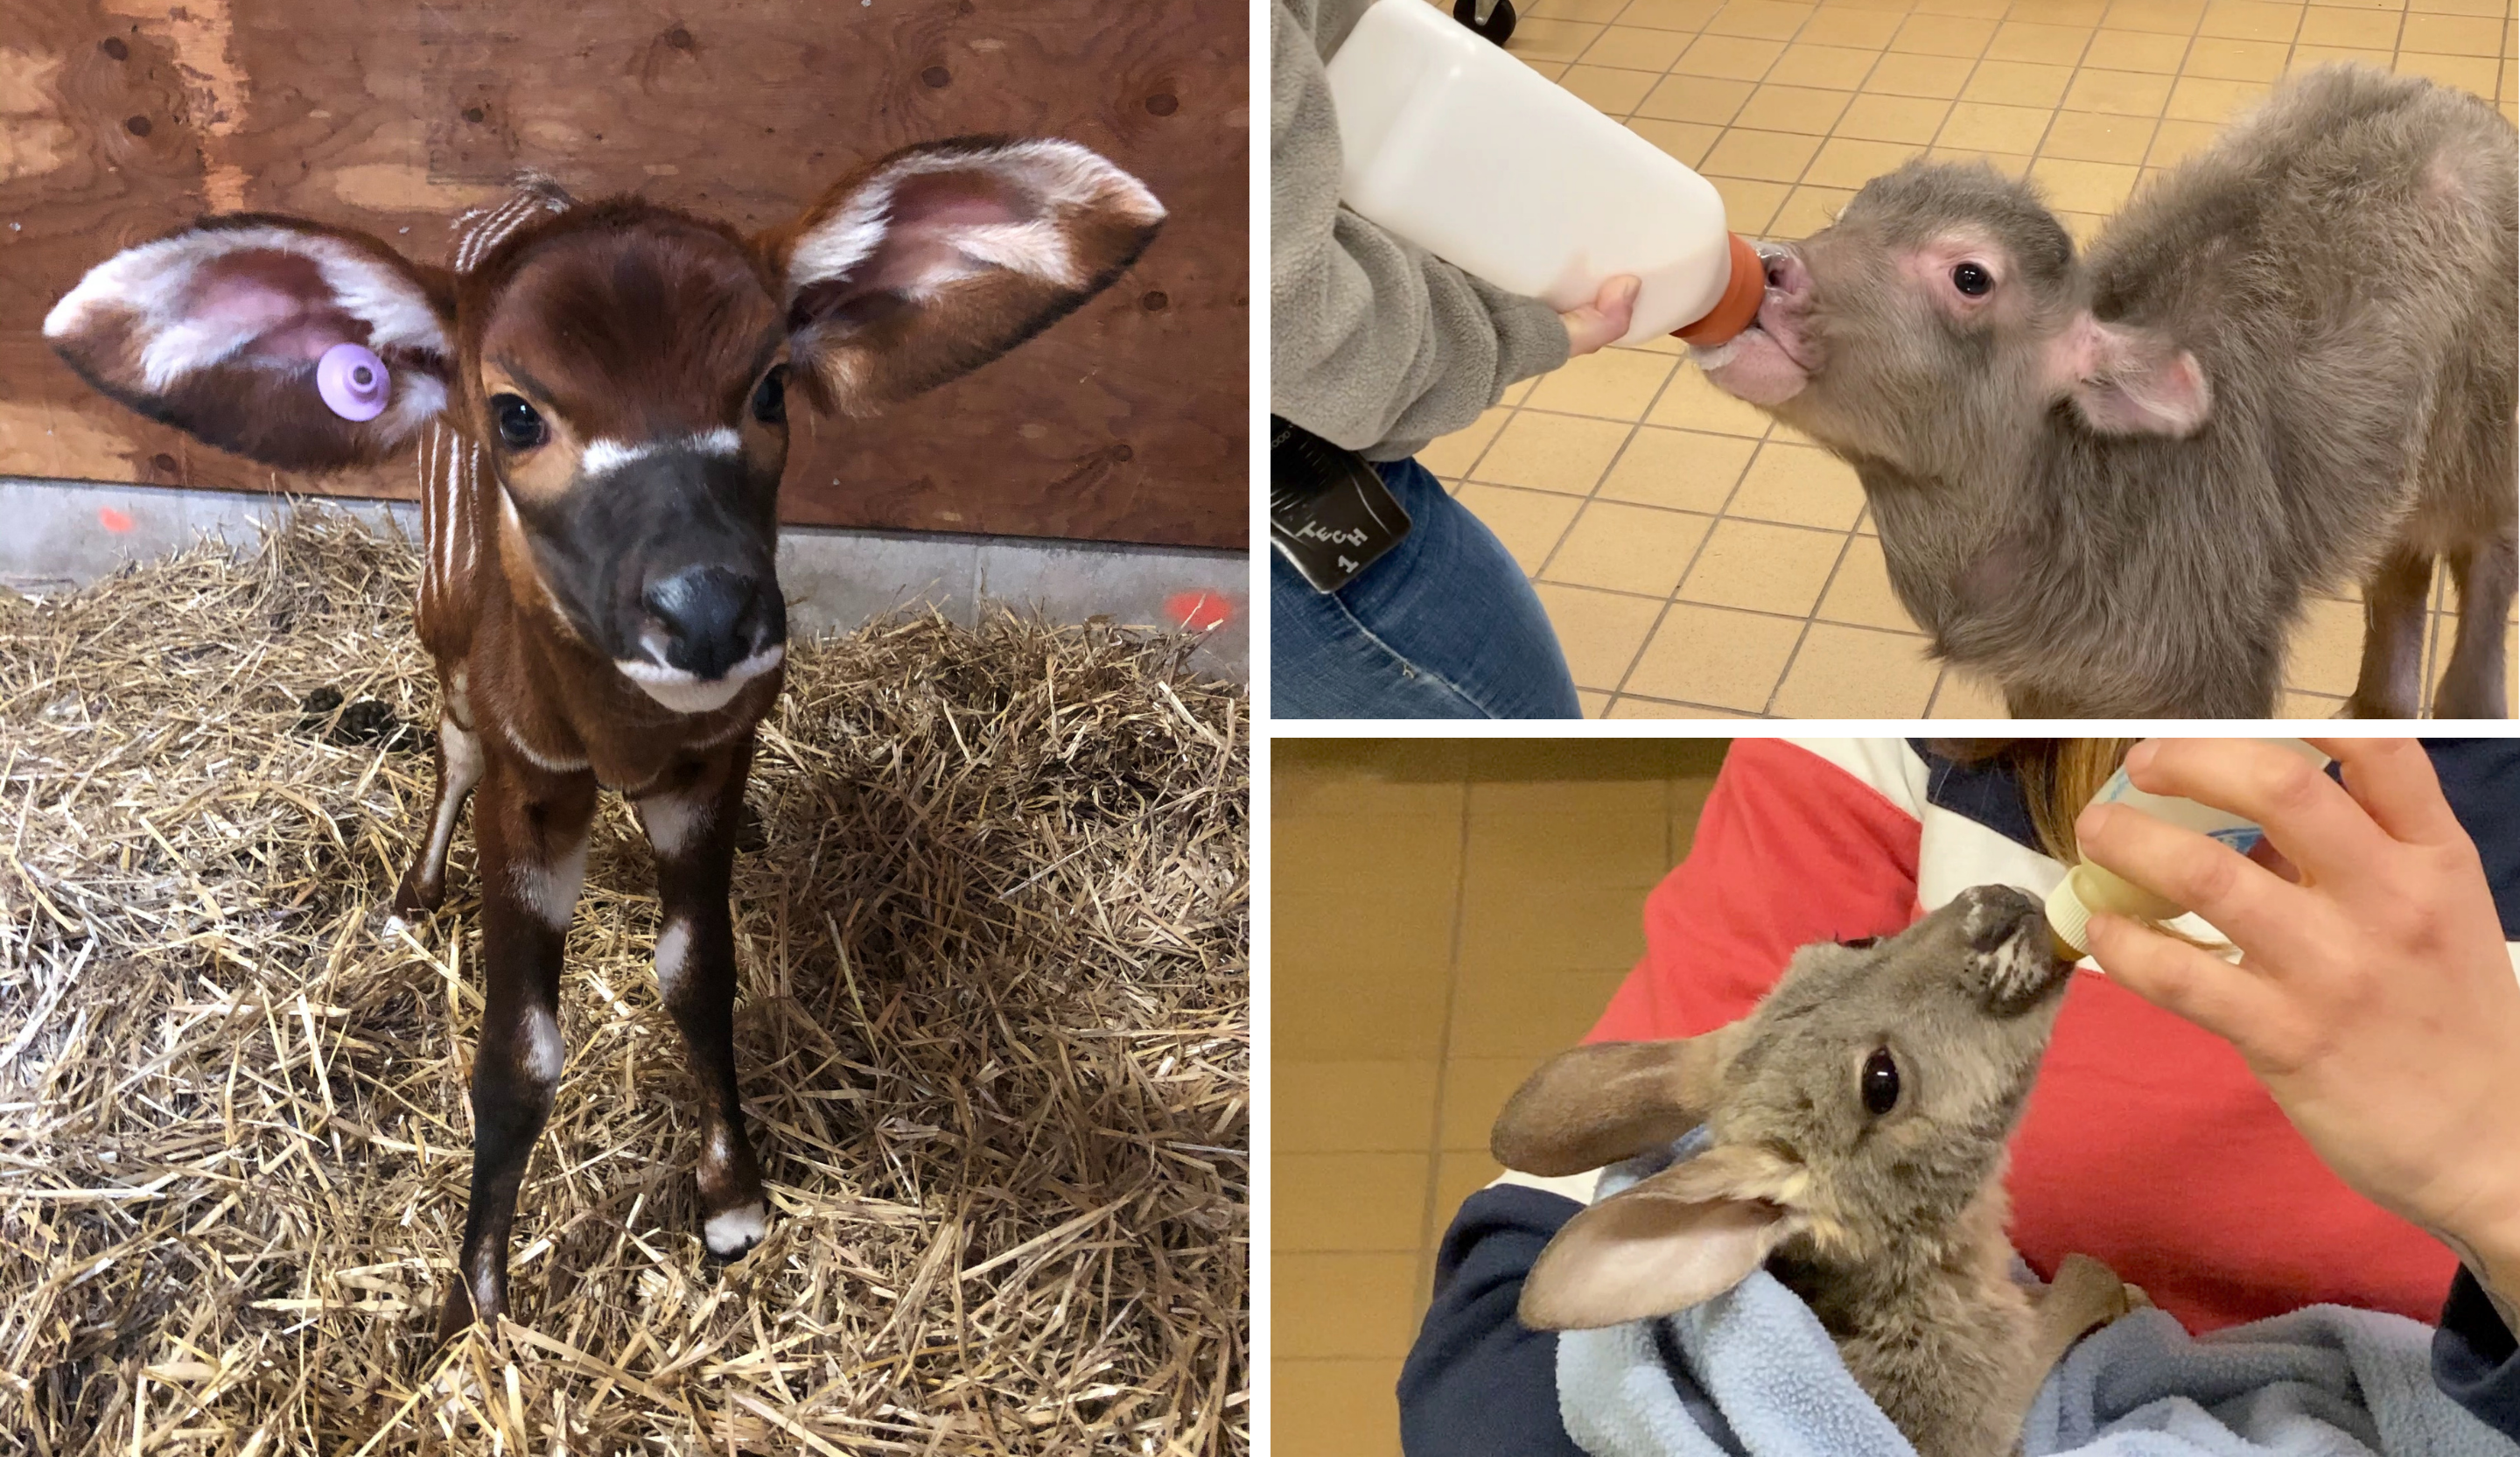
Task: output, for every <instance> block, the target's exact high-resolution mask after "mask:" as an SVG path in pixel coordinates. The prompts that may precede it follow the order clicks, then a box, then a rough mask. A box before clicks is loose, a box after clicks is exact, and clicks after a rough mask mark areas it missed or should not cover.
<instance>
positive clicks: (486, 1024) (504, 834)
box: [438, 755, 596, 1340]
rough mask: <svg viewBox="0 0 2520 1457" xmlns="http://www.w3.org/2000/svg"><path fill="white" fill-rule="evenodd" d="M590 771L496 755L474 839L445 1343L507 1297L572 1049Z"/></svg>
mask: <svg viewBox="0 0 2520 1457" xmlns="http://www.w3.org/2000/svg"><path fill="white" fill-rule="evenodd" d="M595 794H596V785H595V776H593V775H592V774H586V773H578V774H547V773H544V772H542V771H541V770H539V769H535V768H533V767H532V766H530V765H526V764H522V763H519V762H517V761H515V760H512V759H509V758H506V757H504V756H499V755H493V756H491V757H490V758H489V760H488V762H487V763H486V765H485V772H484V773H483V775H482V779H481V800H480V804H479V805H478V809H477V812H476V813H475V814H474V815H473V817H472V818H473V824H472V838H473V842H474V843H475V844H476V845H477V846H478V847H479V850H480V857H481V994H482V1003H483V1005H482V1009H481V1038H480V1044H479V1046H477V1047H475V1048H474V1049H473V1053H472V1195H471V1198H470V1200H469V1201H468V1203H467V1204H466V1207H465V1213H464V1245H463V1249H462V1251H461V1252H460V1253H459V1254H458V1256H457V1261H456V1263H457V1267H458V1269H459V1270H460V1271H461V1273H462V1279H461V1280H459V1281H458V1282H457V1284H456V1287H455V1289H454V1291H453V1292H452V1293H450V1294H449V1295H448V1297H447V1299H446V1304H445V1306H444V1308H443V1310H442V1311H441V1313H440V1318H439V1322H438V1336H439V1339H440V1340H445V1339H448V1338H451V1337H453V1336H454V1335H455V1334H456V1333H457V1332H459V1331H461V1330H463V1329H464V1327H465V1326H467V1325H469V1324H470V1323H472V1320H473V1319H474V1318H475V1317H478V1318H479V1319H482V1320H489V1319H491V1318H492V1317H494V1316H497V1315H499V1314H501V1313H503V1312H504V1311H505V1310H506V1308H507V1303H508V1231H509V1229H510V1227H511V1226H512V1225H513V1224H514V1223H515V1222H516V1217H517V1185H518V1184H519V1183H520V1182H522V1180H523V1178H524V1172H525V1159H526V1157H527V1156H528V1155H529V1154H531V1153H532V1152H533V1146H534V1139H535V1138H536V1137H537V1136H539V1135H540V1134H541V1132H542V1128H543V1122H544V1120H545V1119H546V1118H548V1117H550V1116H551V1108H552V1094H553V1091H554V1090H555V1089H556V1088H558V1087H559V1085H560V1071H561V1064H562V1060H563V1058H564V1056H565V1048H564V1046H563V1044H562V1041H561V1033H560V969H561V946H562V941H563V940H564V939H565V937H566V934H567V932H568V918H569V914H570V912H571V911H572V910H573V909H574V908H575V907H576V905H577V892H578V888H579V886H580V885H581V884H582V883H583V881H584V880H585V876H586V830H587V824H588V822H589V821H590V820H591V819H592V818H593V817H594V814H595Z"/></svg>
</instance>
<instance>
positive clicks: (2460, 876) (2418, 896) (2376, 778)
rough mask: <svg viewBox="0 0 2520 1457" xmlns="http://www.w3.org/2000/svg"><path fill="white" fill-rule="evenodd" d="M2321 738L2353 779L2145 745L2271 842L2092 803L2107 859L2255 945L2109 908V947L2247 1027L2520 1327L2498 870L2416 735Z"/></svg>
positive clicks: (2258, 758) (2265, 1069)
mask: <svg viewBox="0 0 2520 1457" xmlns="http://www.w3.org/2000/svg"><path fill="white" fill-rule="evenodd" d="M2314 742H2315V743H2316V744H2317V747H2318V748H2319V749H2320V750H2322V751H2325V752H2327V753H2329V754H2331V755H2333V756H2334V757H2335V758H2336V759H2337V761H2338V762H2339V763H2340V764H2341V765H2342V766H2343V771H2344V783H2343V785H2342V786H2341V787H2340V786H2339V785H2338V784H2337V783H2336V782H2334V781H2332V780H2330V779H2328V778H2327V776H2325V775H2324V774H2321V773H2320V772H2318V770H2317V769H2315V768H2314V767H2312V766H2311V765H2310V764H2309V763H2307V762H2306V761H2304V760H2303V759H2301V758H2300V757H2298V756H2296V755H2294V754H2292V753H2290V752H2287V751H2284V750H2282V749H2279V748H2276V747H2275V746H2273V745H2269V744H2265V743H2261V742H2257V741H2253V740H2246V739H2195V740H2162V741H2148V742H2146V743H2143V744H2138V745H2137V746H2136V747H2135V749H2134V750H2132V751H2129V753H2128V754H2127V760H2126V768H2127V773H2128V776H2129V778H2131V779H2132V780H2133V781H2134V783H2135V785H2136V787H2137V788H2138V789H2141V790H2144V791H2146V792H2148V793H2152V794H2160V795H2172V796H2178V797H2183V798H2188V799H2193V800H2196V801H2198V802H2200V803H2204V804H2210V805H2213V806H2216V807H2218V808H2222V809H2226V810H2228V811H2230V812H2232V813H2234V814H2239V815H2244V816H2246V817H2248V818H2249V819H2251V820H2253V821H2255V822H2256V823H2258V824H2260V825H2262V826H2264V827H2265V829H2266V835H2267V844H2266V845H2265V846H2262V847H2261V849H2260V851H2259V852H2258V853H2257V854H2256V855H2254V856H2250V857H2243V856H2241V855H2238V854H2235V853H2233V852H2232V851H2231V850H2229V849H2228V848H2226V847H2225V846H2223V845H2219V844H2216V843H2215V842H2213V841H2211V840H2209V839H2207V838H2206V837H2204V836H2202V835H2199V834H2197V833H2195V832H2194V831H2190V830H2184V829H2181V828H2179V827H2177V826H2174V825H2169V824H2165V823H2163V822H2161V821H2160V820H2157V819H2153V818H2150V817H2148V816H2146V815H2144V814H2142V813H2140V812H2138V811H2135V810H2132V809H2128V808H2125V807H2123V806H2120V805H2115V804H2096V805H2093V807H2092V808H2090V809H2088V810H2086V811H2085V812H2084V814H2083V816H2082V818H2081V819H2080V820H2079V821H2078V822H2077V824H2076V826H2075V830H2076V835H2077V838H2078V839H2079V840H2080V842H2081V844H2082V848H2083V852H2084V854H2085V855H2086V856H2087V857H2088V858H2089V859H2090V860H2092V861H2093V862H2094V863H2096V864H2099V865H2102V866H2104V867H2106V868H2107V869H2109V870H2111V871H2114V872H2116V873H2117V874H2118V875H2120V876H2123V877H2124V878H2126V879H2127V880H2129V881H2132V882H2135V883H2136V884H2138V885H2139V886H2142V887H2145V888H2149V889H2152V890H2154V891H2157V892H2159V893H2160V894H2162V895H2164V896H2166V897H2168V898H2169V899H2171V900H2173V901H2175V902H2177V903H2179V904H2180V905H2183V906H2186V907H2188V908H2190V909H2192V910H2194V911H2195V912H2196V913H2197V914H2199V915H2201V916H2203V917H2204V918H2205V919H2206V920H2208V921H2210V922H2212V923H2213V924H2214V926H2215V927H2216V928H2217V929H2218V930H2220V931H2221V932H2222V933H2223V934H2224V935H2226V936H2228V938H2229V939H2230V941H2231V942H2232V944H2233V945H2235V946H2237V947H2239V949H2240V951H2241V958H2240V961H2239V964H2238V965H2236V966H2234V965H2232V964H2231V963H2229V962H2228V961H2226V960H2224V959H2222V958H2221V957H2218V956H2215V955H2214V954H2212V953H2211V952H2208V951H2205V950H2202V949H2199V948H2198V947H2195V946H2192V945H2187V944H2184V943H2183V942H2181V941H2178V940H2176V939H2173V938H2172V937H2169V936H2165V935H2163V934H2161V933H2158V932H2156V931H2153V930H2150V929H2147V928H2145V927H2143V926H2141V925H2139V924H2138V923H2136V922H2134V921H2130V920H2127V919H2125V918H2123V917H2119V916H2112V915H2106V914H2103V915H2097V916H2094V917H2093V920H2092V923H2091V928H2090V943H2091V947H2092V951H2093V956H2094V957H2095V958H2096V959H2097V960H2098V962H2099V964H2100V966H2101V968H2102V969H2103V970H2104V971H2106V972H2107V973H2108V975H2109V976H2110V978H2111V979H2114V980H2116V981H2118V982H2119V983H2120V984H2122V985H2124V986H2126V987H2127V988H2128V989H2130V990H2132V991H2134V992H2135V993H2136V994H2138V996H2141V997H2143V998H2144V999H2146V1000H2147V1001H2150V1002H2152V1003H2154V1004H2155V1005H2158V1006H2160V1007H2162V1008H2164V1009H2166V1010H2168V1011H2170V1012H2173V1013H2176V1014H2177V1015H2179V1016H2181V1017H2183V1018H2185V1019H2187V1020H2188V1021H2190V1022H2193V1023H2195V1024H2198V1025H2199V1026H2202V1027H2204V1028H2205V1029H2206V1030H2208V1031H2211V1032H2214V1033H2215V1034H2217V1035H2219V1036H2221V1037H2223V1038H2225V1039H2226V1040H2228V1041H2229V1042H2230V1043H2231V1044H2232V1045H2233V1046H2234V1047H2236V1048H2237V1049H2238V1050H2239V1052H2240V1054H2241V1056H2242V1057H2244V1058H2245V1059H2247V1061H2248V1065H2249V1068H2250V1070H2252V1071H2253V1072H2255V1073H2256V1074H2257V1076H2258V1079H2259V1080H2260V1081H2261V1082H2263V1083H2264V1084H2265V1085H2266V1087H2267V1090H2268V1091H2269V1092H2270V1093H2272V1094H2273V1096H2274V1099H2275V1102H2276V1103H2277V1104H2278V1105H2279V1106H2280V1107H2281V1108H2282V1109H2283V1111H2284V1114H2285V1116H2288V1117H2289V1118H2291V1119H2292V1122H2293V1125H2294V1126H2295V1127H2297V1128H2299V1129H2300V1130H2301V1132H2302V1135H2303V1137H2305V1138H2306V1139H2308V1140H2309V1142H2310V1144H2311V1147H2312V1148H2313V1149H2314V1150H2315V1151H2316V1152H2317V1153H2318V1156H2319V1158H2320V1159H2321V1160H2323V1161H2325V1162H2326V1163H2327V1165H2328V1166H2329V1167H2330V1168H2332V1169H2334V1170H2335V1171H2336V1173H2337V1174H2338V1175H2339V1176H2340V1177H2342V1178H2343V1179H2344V1180H2345V1181H2346V1182H2347V1183H2349V1184H2351V1185H2353V1186H2354V1188H2356V1189H2357V1190H2359V1191H2361V1192H2362V1193H2363V1195H2364V1196H2365V1197H2367V1198H2369V1199H2371V1200H2372V1201H2374V1202H2375V1203H2377V1204H2380V1205H2382V1206H2383V1207H2387V1208H2390V1209H2392V1210H2395V1211H2396V1212H2398V1213H2400V1214H2402V1215H2404V1216H2406V1217H2407V1218H2408V1219H2410V1220H2412V1221H2414V1222H2415V1223H2417V1224H2419V1225H2421V1226H2423V1227H2424V1228H2425V1229H2427V1230H2429V1231H2431V1232H2432V1233H2433V1234H2435V1235H2436V1236H2437V1237H2439V1238H2441V1239H2442V1240H2443V1242H2444V1243H2445V1244H2448V1245H2449V1246H2450V1247H2451V1248H2452V1249H2453V1251H2454V1252H2457V1254H2458V1255H2459V1257H2460V1259H2461V1260H2462V1261H2463V1262H2464V1263H2466V1264H2467V1266H2468V1267H2469V1269H2470V1270H2471V1271H2473V1272H2474V1273H2475V1274H2476V1276H2477V1278H2478V1281H2479V1283H2480V1284H2482V1285H2484V1286H2485V1288H2486V1290H2487V1293H2488V1295H2489V1297H2490V1298H2492V1299H2493V1300H2494V1302H2495V1306H2496V1309H2497V1311H2498V1313H2499V1314H2500V1315H2501V1316H2502V1319H2503V1322H2504V1324H2505V1325H2506V1326H2508V1327H2511V1328H2512V1329H2514V1330H2515V1331H2520V1098H2515V1097H2514V1096H2513V1088H2512V1077H2513V1075H2514V1073H2513V1070H2514V1069H2520V979H2515V977H2514V976H2513V970H2512V964H2511V961H2510V958H2509V955H2508V953H2507V951H2506V950H2505V948H2504V942H2503V937H2502V927H2501V923H2500V921H2499V919H2498V916H2497V914H2496V911H2495V905H2494V896H2493V892H2492V889H2491V888H2490V887H2489V886H2488V885H2487V883H2486V879H2485V873H2484V869H2483V866H2482V864H2481V862H2480V861H2479V859H2478V856H2477V851H2476V846H2475V843H2474V842H2472V841H2471V840H2470V839H2469V838H2468V835H2467V833H2466V831H2465V830H2463V829H2462V828H2461V827H2460V825H2459V823H2458V821H2457V819H2456V818H2455V817H2454V816H2453V814H2452V813H2451V809H2450V805H2449V803H2448V801H2447V800H2445V799H2444V798H2443V797H2442V792H2441V785H2440V781H2439V780H2438V779H2437V778H2436V777H2435V775H2434V773H2433V769H2432V763H2431V760H2430V759H2429V758H2428V757H2427V756H2426V755H2425V753H2424V751H2423V750H2422V748H2421V747H2420V746H2418V745H2416V744H2414V743H2413V742H2411V741H2406V740H2388V741H2384V740H2372V739H2333V740H2318V741H2314ZM2270 849H2272V851H2273V853H2269V852H2268V851H2269V850H2270Z"/></svg>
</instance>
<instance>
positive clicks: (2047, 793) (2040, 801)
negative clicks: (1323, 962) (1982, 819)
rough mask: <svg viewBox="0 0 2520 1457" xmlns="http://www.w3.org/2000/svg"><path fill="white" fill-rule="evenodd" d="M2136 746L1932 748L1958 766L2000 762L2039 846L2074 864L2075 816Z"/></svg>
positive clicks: (2119, 742) (2022, 743)
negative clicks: (2011, 777)
mask: <svg viewBox="0 0 2520 1457" xmlns="http://www.w3.org/2000/svg"><path fill="white" fill-rule="evenodd" d="M2135 745H2136V741H2135V740H2133V739H1945V740H1940V741H1937V742H1936V743H1935V744H1934V746H1933V748H1934V751H1935V752H1937V753H1940V754H1943V755H1945V756H1946V757H1948V758H1951V759H1953V760H1955V761H1957V762H1959V763H1963V764H1986V763H1997V762H2001V763H2002V764H2003V765H2004V767H2006V768H2008V769H2010V770H2011V771H2012V772H2013V775H2014V777H2015V778H2017V779H2018V780H2019V781H2020V783H2021V797H2022V798H2023V800H2024V801H2026V802H2027V803H2028V804H2029V806H2030V824H2031V827H2032V828H2033V829H2036V830H2037V831H2038V832H2039V844H2040V847H2041V848H2042V849H2045V850H2046V851H2047V852H2048V854H2049V855H2051V856H2053V857H2055V858H2056V859H2059V860H2062V861H2064V862H2065V863H2066V864H2068V865H2072V864H2076V863H2078V862H2079V861H2080V860H2081V859H2082V858H2083V857H2082V852H2081V851H2080V850H2078V849H2076V848H2075V846H2074V817H2075V816H2077V815H2079V814H2081V813H2082V812H2083V806H2084V805H2086V804H2089V803H2091V802H2092V797H2093V795H2096V794H2098V793H2099V792H2100V786H2101V785H2104V784H2106V783H2108V782H2109V776H2110V775H2112V774H2115V773H2116V772H2117V771H2118V765H2119V764H2121V763H2123V762H2125V760H2126V754H2127V751H2128V750H2130V749H2133V748H2134V747H2135Z"/></svg>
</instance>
